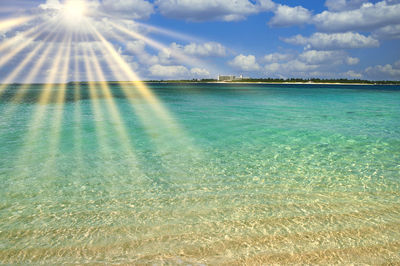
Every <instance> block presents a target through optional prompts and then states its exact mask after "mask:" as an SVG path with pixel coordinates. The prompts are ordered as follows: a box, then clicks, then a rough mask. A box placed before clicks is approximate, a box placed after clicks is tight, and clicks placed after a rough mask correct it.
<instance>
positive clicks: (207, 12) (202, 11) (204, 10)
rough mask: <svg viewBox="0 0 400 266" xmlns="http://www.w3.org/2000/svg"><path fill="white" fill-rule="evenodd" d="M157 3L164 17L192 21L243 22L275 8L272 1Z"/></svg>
mask: <svg viewBox="0 0 400 266" xmlns="http://www.w3.org/2000/svg"><path fill="white" fill-rule="evenodd" d="M155 3H156V5H157V7H158V10H159V11H160V13H161V14H162V15H164V16H166V17H170V18H177V19H185V20H190V21H209V20H223V21H235V20H242V19H245V18H246V17H247V16H249V15H253V14H257V13H259V12H263V11H266V10H272V9H273V8H274V7H275V4H274V3H273V2H272V1H271V0H256V1H249V0H236V1H231V0H157V1H156V2H155Z"/></svg>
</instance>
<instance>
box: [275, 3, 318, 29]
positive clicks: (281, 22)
mask: <svg viewBox="0 0 400 266" xmlns="http://www.w3.org/2000/svg"><path fill="white" fill-rule="evenodd" d="M310 22H311V12H310V11H309V10H307V9H305V8H304V7H301V6H296V7H290V6H286V5H279V6H278V8H277V9H276V10H275V15H274V16H273V17H272V19H271V20H270V21H269V22H268V24H269V25H270V26H275V27H287V26H293V25H301V24H306V23H310Z"/></svg>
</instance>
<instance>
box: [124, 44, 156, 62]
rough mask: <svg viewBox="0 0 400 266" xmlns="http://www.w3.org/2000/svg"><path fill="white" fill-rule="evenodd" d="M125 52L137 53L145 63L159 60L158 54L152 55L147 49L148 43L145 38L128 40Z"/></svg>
mask: <svg viewBox="0 0 400 266" xmlns="http://www.w3.org/2000/svg"><path fill="white" fill-rule="evenodd" d="M125 52H127V53H128V54H133V55H136V57H137V58H138V59H139V61H140V63H142V64H145V65H154V64H157V63H158V62H159V59H158V57H157V56H155V55H151V54H149V53H148V52H147V51H146V43H145V42H144V41H143V40H136V41H131V42H127V43H126V45H125Z"/></svg>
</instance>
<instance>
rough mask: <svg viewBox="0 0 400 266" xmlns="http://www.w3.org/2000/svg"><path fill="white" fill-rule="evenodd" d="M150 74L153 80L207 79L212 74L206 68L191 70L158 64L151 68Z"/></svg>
mask: <svg viewBox="0 0 400 266" xmlns="http://www.w3.org/2000/svg"><path fill="white" fill-rule="evenodd" d="M149 72H150V74H151V76H152V77H153V78H169V79H191V78H207V77H209V76H210V72H209V71H208V70H207V69H205V68H198V67H195V68H191V69H190V70H189V69H188V68H187V67H185V66H182V65H170V66H165V65H160V64H156V65H153V66H151V67H150V68H149Z"/></svg>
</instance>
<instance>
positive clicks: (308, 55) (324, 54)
mask: <svg viewBox="0 0 400 266" xmlns="http://www.w3.org/2000/svg"><path fill="white" fill-rule="evenodd" d="M342 54H343V53H342V52H336V51H316V50H310V51H306V52H303V53H301V54H300V55H299V59H300V60H301V61H302V62H305V63H307V64H312V65H315V64H324V63H334V62H335V61H337V60H338V59H339V58H340V57H342Z"/></svg>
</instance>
